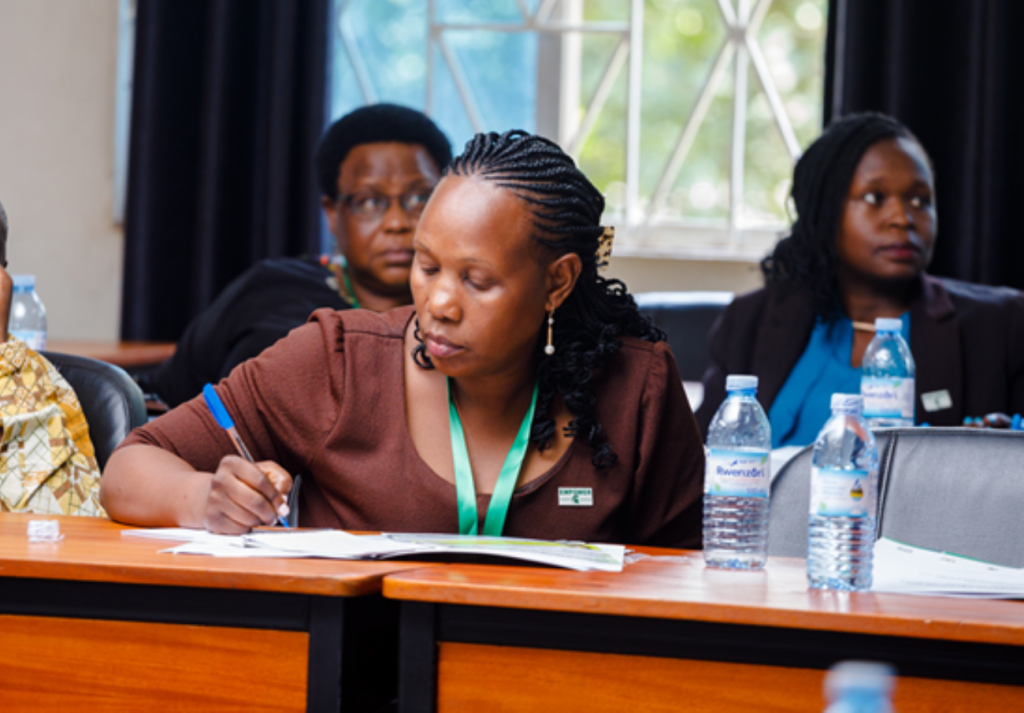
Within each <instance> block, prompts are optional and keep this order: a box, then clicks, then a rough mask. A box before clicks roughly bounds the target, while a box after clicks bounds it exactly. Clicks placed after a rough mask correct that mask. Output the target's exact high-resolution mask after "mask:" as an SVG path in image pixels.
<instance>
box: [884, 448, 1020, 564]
mask: <svg viewBox="0 0 1024 713" xmlns="http://www.w3.org/2000/svg"><path fill="white" fill-rule="evenodd" d="M888 433H889V447H888V448H887V449H886V451H885V457H884V459H883V462H882V467H881V474H882V475H883V478H882V480H881V486H880V494H879V501H880V502H879V513H880V515H879V526H878V533H879V537H889V538H891V539H894V540H897V541H899V542H904V543H906V544H908V545H915V546H917V547H926V548H928V549H932V550H939V551H940V552H954V553H956V554H960V555H965V556H967V557H973V558H975V559H980V560H985V561H988V562H995V563H996V564H1001V565H1006V566H1010V567H1022V566H1024V516H1022V514H1021V513H1022V512H1024V433H1021V432H1016V431H1003V430H992V429H975V428H898V429H891V430H889V431H888Z"/></svg>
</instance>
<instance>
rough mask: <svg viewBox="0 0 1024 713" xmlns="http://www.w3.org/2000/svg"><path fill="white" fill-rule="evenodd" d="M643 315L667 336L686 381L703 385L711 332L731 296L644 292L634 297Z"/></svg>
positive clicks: (729, 293) (723, 293) (721, 294)
mask: <svg viewBox="0 0 1024 713" xmlns="http://www.w3.org/2000/svg"><path fill="white" fill-rule="evenodd" d="M633 297H634V298H635V299H636V303H637V306H638V307H639V308H640V312H641V314H645V315H647V316H648V317H650V318H651V321H653V322H654V325H655V326H656V327H659V328H661V329H663V330H664V331H665V333H666V334H667V335H668V345H669V347H671V349H672V353H673V354H674V355H675V357H676V365H677V366H678V367H679V375H680V376H681V377H682V378H683V381H700V380H701V378H702V377H703V376H704V372H705V371H707V368H708V364H709V363H710V361H711V357H710V355H709V354H708V332H709V331H711V325H712V324H714V323H715V320H716V319H717V318H718V315H719V314H720V313H721V311H722V310H723V309H725V307H726V305H728V304H729V303H730V302H732V299H733V293H732V292H641V293H639V294H635V295H633Z"/></svg>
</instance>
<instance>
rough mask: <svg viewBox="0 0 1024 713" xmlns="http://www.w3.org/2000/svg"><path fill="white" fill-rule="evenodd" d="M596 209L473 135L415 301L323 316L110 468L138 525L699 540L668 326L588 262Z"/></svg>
mask: <svg viewBox="0 0 1024 713" xmlns="http://www.w3.org/2000/svg"><path fill="white" fill-rule="evenodd" d="M603 209H604V199H603V198H602V197H601V194H600V193H599V192H598V191H597V189H596V188H595V187H594V186H593V184H591V183H590V181H588V180H587V179H586V177H585V176H584V175H583V174H582V173H581V172H580V171H579V170H578V169H577V168H576V166H575V164H574V163H573V161H572V159H571V158H570V157H568V156H567V155H566V154H565V153H564V152H563V151H562V150H561V149H560V148H558V146H557V145H555V144H554V143H552V142H550V141H548V140H547V139H543V138H540V137H536V136H531V135H529V134H525V133H523V132H509V133H507V134H502V135H498V134H478V135H477V136H476V137H475V138H474V139H473V140H472V141H471V142H470V143H469V144H468V145H467V146H466V150H465V152H464V153H463V154H462V156H460V157H458V158H456V159H455V161H454V162H452V164H451V166H450V167H449V169H448V170H447V172H446V174H445V177H444V178H443V179H442V180H441V182H440V183H439V184H438V186H437V189H436V190H435V191H434V194H433V196H432V197H431V199H430V202H429V203H428V204H427V207H426V209H425V210H424V212H423V215H422V217H421V219H420V221H419V225H418V227H417V230H416V236H415V239H414V243H413V244H414V251H415V257H414V260H413V267H412V277H411V286H412V295H413V298H414V307H402V308H399V309H394V310H391V311H389V312H387V313H384V314H376V313H372V312H368V311H366V310H349V311H342V312H337V311H331V310H320V311H318V312H317V313H316V314H315V315H314V316H313V319H312V320H311V321H310V323H309V324H306V325H305V326H303V327H301V328H299V329H296V330H295V331H293V332H292V333H291V334H289V335H288V337H287V338H285V339H282V340H281V341H280V342H278V343H277V344H275V345H274V346H273V347H271V348H270V349H268V350H267V351H265V352H264V353H263V354H261V355H260V356H259V357H258V358H256V359H252V360H250V361H248V362H246V363H245V364H243V365H242V366H240V367H239V368H238V369H236V370H235V371H234V372H232V373H231V375H230V376H229V377H228V378H227V379H225V380H224V381H222V382H221V383H220V384H218V385H217V388H216V390H217V393H218V394H219V395H220V398H221V399H222V401H223V402H224V405H225V406H226V408H227V410H228V412H229V413H230V414H231V415H232V417H233V418H234V422H235V425H236V427H237V429H238V432H239V433H240V435H241V438H242V440H243V441H245V442H246V444H247V446H248V448H249V450H250V451H252V453H253V456H254V458H255V459H256V460H257V461H261V462H260V463H259V464H258V465H257V466H253V465H252V464H250V463H248V462H247V461H245V460H243V459H241V458H239V457H237V456H232V455H229V454H231V453H232V452H233V448H232V444H231V441H230V440H229V439H228V437H227V435H226V434H225V432H224V431H223V430H222V429H219V428H217V426H216V424H215V422H214V420H213V418H212V417H211V415H210V414H209V412H208V410H207V408H206V406H205V405H204V404H203V401H202V398H199V399H196V400H193V401H191V402H189V403H187V404H185V405H183V406H181V407H180V408H178V409H175V410H174V411H172V412H171V413H169V414H167V415H165V416H162V417H160V418H158V419H156V420H154V421H153V422H152V423H150V424H149V425H147V426H145V427H143V428H141V429H138V430H136V431H135V432H134V433H133V434H132V435H131V436H129V438H128V440H127V441H126V442H125V444H124V445H123V446H122V447H121V448H120V449H119V450H118V451H117V452H116V453H115V454H114V455H113V456H112V457H111V459H110V462H109V464H108V466H107V469H106V471H105V472H104V476H103V485H102V487H103V492H102V501H103V505H104V506H105V507H106V508H107V512H109V513H110V515H111V517H113V518H115V519H117V520H120V521H123V522H129V523H135V524H140V525H153V526H159V525H164V526H167V525H179V526H186V527H196V528H200V527H205V528H207V529H209V530H212V531H215V532H225V533H238V532H244V531H247V530H248V529H250V528H252V527H254V526H257V525H261V524H268V523H271V522H273V521H274V519H275V517H276V515H277V513H285V514H286V512H287V508H286V506H285V504H284V500H283V497H282V496H283V494H285V493H287V492H289V490H290V487H291V475H290V474H297V473H301V474H302V475H303V485H302V489H301V494H300V497H301V503H302V504H301V509H300V512H301V515H302V522H301V523H300V524H301V525H303V526H314V527H342V528H346V529H350V530H384V531H406V532H410V531H411V532H461V533H464V534H469V533H473V532H481V533H482V534H484V535H508V536H518V537H538V538H543V539H581V540H590V541H597V542H622V543H636V544H650V545H665V546H676V547H700V528H701V498H702V489H703V469H704V452H703V445H702V443H701V438H700V434H699V432H698V430H697V423H696V421H695V420H694V417H693V413H692V412H691V410H690V406H689V403H688V402H687V400H686V395H685V393H684V392H683V388H682V383H681V381H680V378H679V373H678V371H677V370H676V366H675V360H674V359H673V358H672V353H671V351H670V350H669V348H668V346H667V345H666V344H665V343H664V334H663V333H662V332H661V331H660V330H658V329H656V328H655V327H654V326H653V325H651V323H650V322H649V321H648V320H646V319H645V318H644V317H642V316H641V315H640V313H639V312H638V311H637V307H636V303H635V302H634V301H633V298H632V296H631V295H630V294H629V293H628V292H627V291H626V287H625V285H623V284H622V283H621V282H619V281H618V280H611V279H605V278H604V277H603V276H601V275H600V274H599V272H598V267H599V266H600V265H601V264H603V262H604V260H605V258H606V257H607V250H608V248H609V247H610V245H609V244H608V237H609V232H608V231H607V230H606V229H603V228H602V227H601V225H600V220H601V214H602V212H603Z"/></svg>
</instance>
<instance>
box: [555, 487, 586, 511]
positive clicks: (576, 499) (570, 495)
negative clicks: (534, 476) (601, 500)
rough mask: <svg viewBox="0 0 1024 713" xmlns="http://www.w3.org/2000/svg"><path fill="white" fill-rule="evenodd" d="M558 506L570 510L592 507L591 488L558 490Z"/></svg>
mask: <svg viewBox="0 0 1024 713" xmlns="http://www.w3.org/2000/svg"><path fill="white" fill-rule="evenodd" d="M558 505H559V506H560V507H570V508H589V507H593V505H594V490H593V489H592V488H559V489H558Z"/></svg>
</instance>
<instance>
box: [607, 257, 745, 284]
mask: <svg viewBox="0 0 1024 713" xmlns="http://www.w3.org/2000/svg"><path fill="white" fill-rule="evenodd" d="M608 277H617V278H618V279H620V280H622V281H623V282H625V283H626V287H628V288H629V291H630V292H675V291H679V290H725V291H728V292H735V293H737V294H742V293H744V292H749V291H750V290H756V289H757V288H758V287H761V286H763V285H764V282H763V280H762V279H761V269H760V268H759V267H758V265H757V264H755V263H749V262H728V261H724V260H722V261H719V260H668V259H665V258H657V259H654V258H640V257H615V255H614V253H613V254H612V259H611V260H610V261H609V263H608Z"/></svg>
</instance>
